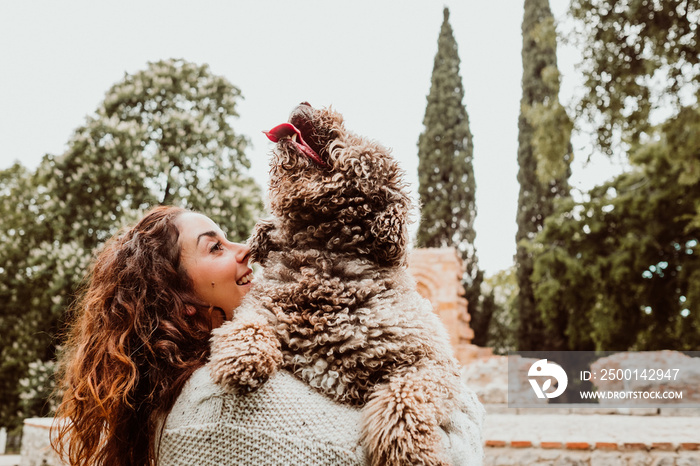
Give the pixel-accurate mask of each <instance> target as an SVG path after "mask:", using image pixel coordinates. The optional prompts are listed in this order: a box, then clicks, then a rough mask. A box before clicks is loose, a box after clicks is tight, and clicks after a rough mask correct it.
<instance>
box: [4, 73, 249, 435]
mask: <svg viewBox="0 0 700 466" xmlns="http://www.w3.org/2000/svg"><path fill="white" fill-rule="evenodd" d="M239 97H240V92H239V91H238V89H237V88H235V87H234V86H233V85H231V84H230V83H229V82H228V81H227V80H226V79H224V78H222V77H219V76H216V75H213V74H212V73H211V72H210V71H209V69H208V67H207V66H206V65H204V66H199V65H195V64H192V63H188V62H186V61H183V60H167V61H160V62H157V63H150V64H149V65H148V68H147V69H146V70H144V71H140V72H137V73H135V74H133V75H126V76H125V77H124V79H123V80H122V81H121V82H119V83H117V84H115V85H114V86H113V87H112V88H111V89H110V90H109V91H108V92H107V94H106V96H105V99H104V101H103V103H102V104H101V105H100V106H99V108H98V109H97V111H96V112H95V114H94V115H92V116H90V117H88V118H87V120H86V123H85V124H84V125H83V126H81V127H80V128H78V129H77V130H76V131H75V133H74V135H73V136H72V138H71V139H70V141H69V143H68V149H67V150H66V152H65V153H64V154H62V155H60V156H52V155H47V156H45V157H44V159H43V160H42V162H41V164H40V165H39V167H38V168H37V170H36V172H34V173H29V172H28V171H27V170H26V169H24V168H22V167H21V166H19V165H16V166H14V167H12V168H10V169H8V170H5V171H3V172H0V215H1V216H2V218H3V223H2V226H1V227H0V264H7V265H6V266H3V270H2V274H0V319H1V320H0V323H2V324H3V325H2V328H3V330H5V329H7V332H6V333H5V335H4V336H5V338H3V340H2V341H0V357H1V358H0V361H2V363H1V364H2V365H0V381H1V382H0V390H1V393H0V398H2V399H3V400H8V401H7V402H5V403H4V404H3V406H2V411H0V424H5V425H10V424H16V423H17V422H19V414H20V412H19V411H18V410H19V407H20V393H19V391H20V386H19V383H18V381H19V380H24V379H26V380H28V382H27V383H25V385H27V386H30V385H32V383H31V380H30V379H31V378H32V377H34V378H38V379H41V377H43V376H41V377H39V376H38V375H36V374H43V372H45V371H44V369H43V368H45V367H50V365H47V364H44V363H42V361H49V360H51V358H53V357H54V351H55V343H56V339H55V336H56V334H57V331H58V330H59V329H60V328H61V327H62V325H63V319H65V316H66V310H67V309H68V308H69V307H70V304H71V303H72V301H73V300H74V298H75V291H76V289H77V287H78V286H79V283H80V281H81V279H82V277H83V276H84V275H85V272H86V268H87V266H88V263H89V261H90V257H91V252H92V251H93V250H94V249H95V248H98V247H99V246H100V245H101V244H102V243H103V242H104V241H105V240H106V239H107V238H109V237H110V236H112V235H113V234H114V233H116V232H117V230H118V229H119V228H120V227H121V226H122V225H123V224H125V223H130V222H133V221H135V220H136V219H137V218H138V217H139V216H140V214H141V213H142V212H143V211H144V210H145V209H147V208H149V207H150V206H152V205H155V204H159V203H168V204H175V205H180V206H182V207H186V208H190V209H193V210H198V211H201V212H204V213H206V214H207V215H208V216H210V217H211V218H212V219H213V220H214V221H216V222H217V223H219V224H220V225H221V227H222V229H224V230H225V231H226V230H228V231H229V233H230V234H231V237H232V239H237V240H243V239H245V238H246V237H247V236H248V235H249V232H250V230H251V229H252V226H253V224H254V222H255V220H256V219H257V217H259V215H260V213H261V212H262V202H261V192H260V188H259V187H258V186H257V185H256V184H255V183H254V181H253V180H252V179H251V178H250V177H249V176H247V175H246V174H245V171H246V169H247V168H248V166H249V163H248V161H247V159H246V157H245V154H244V149H245V146H246V140H245V138H244V137H242V136H238V135H236V134H235V132H234V130H233V128H232V126H231V120H232V119H233V118H234V117H236V116H237V113H236V102H237V99H238V98H239ZM17 203H19V204H20V209H17ZM6 219H7V221H6ZM30 363H32V364H33V366H31V367H32V368H33V369H32V370H34V372H36V374H35V375H36V376H32V374H31V373H30V372H29V371H30ZM37 393H42V392H41V391H37ZM40 396H41V395H40ZM21 406H24V407H25V408H27V407H28V408H27V409H29V411H28V412H22V413H21V414H22V415H37V414H45V411H44V412H37V411H36V410H37V409H38V408H37V407H40V406H41V407H42V409H44V410H45V408H43V405H42V404H41V403H37V402H36V401H33V400H28V399H26V397H24V398H22V399H21ZM32 410H34V411H32Z"/></svg>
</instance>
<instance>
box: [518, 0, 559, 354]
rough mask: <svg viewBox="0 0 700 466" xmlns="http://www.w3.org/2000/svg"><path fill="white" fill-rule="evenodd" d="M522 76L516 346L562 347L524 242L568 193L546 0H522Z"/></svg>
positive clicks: (553, 41) (551, 26) (553, 40)
mask: <svg viewBox="0 0 700 466" xmlns="http://www.w3.org/2000/svg"><path fill="white" fill-rule="evenodd" d="M522 32H523V51H522V59H523V79H522V91H523V94H522V100H521V113H520V118H519V120H518V129H519V134H518V164H519V166H520V169H519V171H518V182H519V183H520V195H519V197H518V214H517V223H518V232H517V234H516V240H517V243H518V246H517V252H516V261H515V262H516V276H517V283H518V288H519V293H518V296H517V299H516V309H517V313H518V339H517V341H518V349H519V350H531V351H532V350H541V349H549V350H555V349H558V348H560V347H561V341H560V338H559V335H558V334H559V333H560V332H559V329H558V330H557V331H555V332H553V333H552V332H548V333H547V334H545V331H544V329H545V325H544V323H543V321H542V316H541V314H540V312H539V310H538V309H537V303H536V300H535V295H534V293H533V284H532V281H531V275H532V270H533V257H532V253H531V252H530V251H529V250H528V249H527V248H526V246H525V244H524V242H525V241H528V240H531V239H533V238H534V237H535V235H536V234H537V233H538V232H539V231H540V230H541V229H542V227H543V225H544V221H545V219H546V218H547V217H548V216H549V215H550V214H551V213H552V212H553V211H554V205H555V202H556V201H557V200H559V199H562V198H566V197H567V196H568V195H569V185H568V181H567V180H568V177H569V175H570V168H569V166H570V162H571V145H570V143H569V138H570V133H571V128H572V123H571V122H570V120H569V119H568V117H567V115H566V112H565V111H564V109H563V108H562V107H561V105H560V104H559V101H558V97H557V96H558V93H559V71H558V69H557V58H556V45H557V44H556V33H555V28H554V19H553V16H552V12H551V10H550V9H549V2H548V0H525V12H524V17H523V25H522Z"/></svg>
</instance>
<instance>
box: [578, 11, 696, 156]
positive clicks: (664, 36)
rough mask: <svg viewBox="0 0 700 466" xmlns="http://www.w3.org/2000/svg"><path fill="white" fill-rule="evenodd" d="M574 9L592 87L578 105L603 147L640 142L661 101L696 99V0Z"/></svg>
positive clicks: (679, 103) (676, 106) (667, 104)
mask: <svg viewBox="0 0 700 466" xmlns="http://www.w3.org/2000/svg"><path fill="white" fill-rule="evenodd" d="M571 13H572V15H573V17H574V18H575V19H576V20H577V28H576V34H575V38H576V40H577V41H578V44H579V45H580V48H581V49H582V51H583V57H584V61H583V64H582V67H581V70H582V71H583V75H584V80H585V87H586V90H587V91H588V92H586V93H585V94H584V95H583V98H582V99H581V101H580V102H579V110H578V111H579V113H581V114H582V115H583V116H585V117H586V118H587V120H588V122H589V123H590V124H591V125H592V130H593V131H594V132H595V134H596V135H597V141H598V145H599V146H600V148H602V149H603V150H605V151H606V152H608V153H612V152H613V150H614V149H615V146H616V142H617V143H619V142H620V141H621V142H624V143H626V144H635V143H637V142H640V141H641V140H642V139H643V137H644V135H645V133H647V131H648V130H650V128H652V126H653V125H654V122H653V118H652V117H653V114H654V112H655V109H656V108H658V107H663V108H666V109H671V110H673V111H675V112H677V111H679V110H680V108H681V107H683V106H685V105H692V102H693V101H696V102H697V100H698V97H699V96H700V66H699V65H700V4H698V2H697V1H688V0H664V1H640V0H572V2H571ZM656 121H657V122H658V121H659V120H658V117H657V119H656ZM640 138H642V139H640Z"/></svg>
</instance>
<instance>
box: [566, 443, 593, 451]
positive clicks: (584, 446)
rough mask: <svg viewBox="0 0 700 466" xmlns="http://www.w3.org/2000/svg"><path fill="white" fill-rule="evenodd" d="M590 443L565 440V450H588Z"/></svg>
mask: <svg viewBox="0 0 700 466" xmlns="http://www.w3.org/2000/svg"><path fill="white" fill-rule="evenodd" d="M589 448H591V444H590V443H588V442H566V449H567V450H588V449H589Z"/></svg>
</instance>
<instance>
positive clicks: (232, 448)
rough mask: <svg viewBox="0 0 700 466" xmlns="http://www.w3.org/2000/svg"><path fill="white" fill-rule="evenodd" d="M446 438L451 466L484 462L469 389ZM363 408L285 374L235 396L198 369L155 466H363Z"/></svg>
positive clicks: (480, 411) (479, 414) (169, 422)
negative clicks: (247, 392) (462, 407)
mask: <svg viewBox="0 0 700 466" xmlns="http://www.w3.org/2000/svg"><path fill="white" fill-rule="evenodd" d="M463 396H464V399H465V402H466V404H467V406H469V410H468V412H467V413H455V415H454V416H453V418H452V423H451V425H450V426H449V427H448V428H447V430H446V432H445V436H444V445H445V447H446V448H447V449H448V450H449V452H450V455H451V457H452V459H453V463H454V464H455V465H469V466H471V465H480V464H482V461H483V446H482V445H483V441H482V426H483V419H484V408H483V407H482V406H481V404H480V403H479V401H478V400H477V398H476V396H475V395H474V394H473V393H472V392H471V391H468V390H465V391H464V393H463ZM360 416H361V413H360V410H358V409H355V408H352V407H349V406H347V405H343V404H340V403H337V402H335V401H333V400H331V399H329V398H327V397H326V396H324V395H323V394H321V393H318V392H316V391H314V390H313V389H312V388H310V387H309V386H307V385H306V384H305V383H303V382H302V381H300V380H298V379H297V378H295V377H294V376H293V375H291V374H290V373H288V372H286V371H280V372H278V373H276V374H274V375H273V376H272V377H271V378H270V380H269V381H268V382H267V383H265V384H264V385H263V386H262V387H261V388H260V389H259V390H258V391H256V392H253V393H250V394H248V395H241V396H237V395H235V394H232V393H229V392H226V391H224V390H223V389H222V388H221V387H220V386H219V385H217V384H215V383H214V382H213V381H212V379H211V376H210V375H209V368H208V366H204V367H202V368H201V369H199V370H198V371H196V372H195V373H194V374H193V375H192V377H191V378H190V380H189V381H188V382H187V384H186V385H185V387H184V388H183V390H182V393H181V394H180V396H179V398H178V399H177V401H176V402H175V406H174V407H173V409H172V411H171V412H170V414H169V415H168V417H167V419H166V421H165V426H164V429H163V435H162V437H161V439H160V448H159V461H158V464H159V465H166V466H179V465H182V466H194V465H201V466H208V465H216V466H219V465H255V466H263V465H293V466H297V465H301V466H305V465H364V464H367V461H366V458H365V455H364V451H363V449H362V447H361V446H360V443H359V438H360V430H359V426H360Z"/></svg>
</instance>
